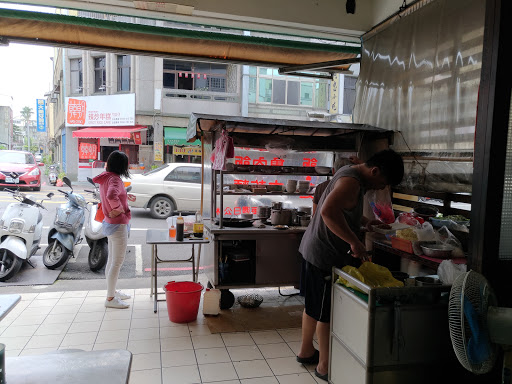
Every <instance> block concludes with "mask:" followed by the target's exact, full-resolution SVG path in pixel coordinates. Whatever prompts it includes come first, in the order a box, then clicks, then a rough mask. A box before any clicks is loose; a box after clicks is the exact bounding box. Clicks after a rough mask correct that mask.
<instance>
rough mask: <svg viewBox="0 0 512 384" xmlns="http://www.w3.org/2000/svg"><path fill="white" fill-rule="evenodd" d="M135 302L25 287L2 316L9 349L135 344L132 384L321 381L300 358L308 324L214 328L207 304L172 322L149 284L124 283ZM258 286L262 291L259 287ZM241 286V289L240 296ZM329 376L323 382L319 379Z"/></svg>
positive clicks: (270, 296)
mask: <svg viewBox="0 0 512 384" xmlns="http://www.w3.org/2000/svg"><path fill="white" fill-rule="evenodd" d="M124 291H125V292H127V293H129V294H131V295H132V299H130V300H127V301H129V302H130V304H131V307H130V308H129V309H123V310H120V309H110V308H109V309H106V308H105V307H104V301H105V295H106V291H68V292H43V293H28V294H22V301H21V302H20V303H19V304H18V305H17V306H16V307H15V308H14V309H13V310H12V311H11V313H9V314H8V315H7V316H6V317H5V318H4V319H3V320H2V321H1V322H0V343H3V344H5V345H6V349H7V352H6V355H7V356H18V355H20V356H22V355H29V354H41V353H47V352H51V351H55V350H58V349H65V348H74V349H82V350H88V351H89V350H100V349H128V350H129V351H131V352H132V353H133V360H132V371H131V375H130V383H131V384H138V383H144V384H153V383H155V384H156V383H158V384H187V383H218V384H235V383H237V384H275V383H280V384H288V383H293V384H303V383H304V384H306V383H312V384H314V383H316V382H317V381H316V380H318V379H316V378H315V376H314V372H313V370H314V368H315V367H314V366H303V365H301V364H299V363H297V362H296V360H295V354H296V352H297V350H298V348H299V343H300V329H299V328H297V329H276V330H269V331H258V332H237V333H221V334H211V333H210V331H209V329H208V326H207V325H206V323H205V320H204V317H203V315H202V313H201V308H202V307H200V309H199V315H198V318H197V321H195V322H193V323H189V324H175V323H172V322H170V321H169V318H168V314H167V308H166V303H165V302H159V310H158V313H157V314H155V313H153V301H152V299H151V298H150V297H149V289H136V290H124ZM257 291H258V293H261V294H262V295H263V296H264V298H265V301H264V303H263V304H262V305H296V304H299V303H300V299H301V298H298V297H290V298H284V297H283V296H280V295H279V294H278V292H277V290H276V289H265V290H257ZM251 292H254V290H251ZM238 293H240V291H238V292H235V295H237V294H238ZM318 382H321V383H324V382H322V381H320V380H319V381H318Z"/></svg>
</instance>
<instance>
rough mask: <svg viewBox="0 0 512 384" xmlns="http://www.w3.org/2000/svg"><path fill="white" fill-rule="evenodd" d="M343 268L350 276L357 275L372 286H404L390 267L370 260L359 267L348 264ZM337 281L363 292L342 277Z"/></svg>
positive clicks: (358, 278)
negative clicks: (394, 275)
mask: <svg viewBox="0 0 512 384" xmlns="http://www.w3.org/2000/svg"><path fill="white" fill-rule="evenodd" d="M341 270H342V271H343V272H345V273H348V274H349V275H350V276H352V277H355V278H356V279H357V280H359V281H361V282H362V283H364V284H366V285H368V286H369V287H371V288H380V287H403V286H404V283H402V282H401V281H399V280H397V279H395V278H394V277H393V275H392V274H391V272H390V271H389V269H387V268H386V267H383V266H382V265H378V264H374V263H372V262H369V261H367V262H365V263H363V264H362V265H361V266H360V267H359V269H358V268H354V267H352V266H350V265H346V266H344V267H343V268H342V269H341ZM337 282H338V283H341V284H343V285H345V286H346V287H348V288H353V289H355V290H357V291H359V292H362V291H361V290H360V289H359V288H357V287H356V286H354V285H352V284H350V283H349V282H348V281H347V280H345V279H343V278H342V277H339V278H338V281H337Z"/></svg>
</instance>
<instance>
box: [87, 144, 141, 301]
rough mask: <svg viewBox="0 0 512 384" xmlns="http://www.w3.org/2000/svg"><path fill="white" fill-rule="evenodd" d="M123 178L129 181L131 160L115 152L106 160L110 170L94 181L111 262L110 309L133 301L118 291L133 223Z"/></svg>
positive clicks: (109, 268)
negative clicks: (131, 223)
mask: <svg viewBox="0 0 512 384" xmlns="http://www.w3.org/2000/svg"><path fill="white" fill-rule="evenodd" d="M121 176H123V177H130V173H129V172H128V156H126V154H125V153H124V152H121V151H114V152H112V153H111V154H110V156H109V157H108V159H107V170H106V172H103V173H102V174H100V175H98V176H96V177H95V178H94V179H93V181H94V182H95V183H97V184H99V185H100V195H101V206H102V210H103V213H104V214H105V219H103V232H104V234H105V235H106V236H107V237H108V261H107V266H106V267H105V276H106V278H107V299H106V300H105V307H107V308H128V307H129V306H130V305H129V304H128V303H126V302H125V301H123V300H127V299H129V298H130V295H127V294H125V293H123V292H121V291H116V283H117V279H118V277H119V271H120V270H121V266H122V265H123V262H124V257H125V255H126V246H127V243H128V233H129V231H130V219H131V217H132V215H131V213H130V209H129V208H128V199H127V194H126V189H125V188H124V183H123V181H122V180H121Z"/></svg>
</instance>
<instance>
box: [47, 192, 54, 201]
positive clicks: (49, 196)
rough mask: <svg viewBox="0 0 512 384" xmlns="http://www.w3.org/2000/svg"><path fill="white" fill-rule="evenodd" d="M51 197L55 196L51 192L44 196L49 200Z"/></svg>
mask: <svg viewBox="0 0 512 384" xmlns="http://www.w3.org/2000/svg"><path fill="white" fill-rule="evenodd" d="M53 195H55V193H53V192H50V193H49V194H47V195H46V197H47V198H49V199H51V198H52V197H53Z"/></svg>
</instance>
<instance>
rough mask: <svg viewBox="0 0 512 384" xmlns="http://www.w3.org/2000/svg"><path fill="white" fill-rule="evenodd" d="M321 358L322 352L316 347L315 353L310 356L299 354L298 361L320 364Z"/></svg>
mask: <svg viewBox="0 0 512 384" xmlns="http://www.w3.org/2000/svg"><path fill="white" fill-rule="evenodd" d="M319 358H320V352H318V350H316V349H315V352H313V355H311V356H309V357H299V356H297V361H298V362H299V363H301V364H318V360H319Z"/></svg>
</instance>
